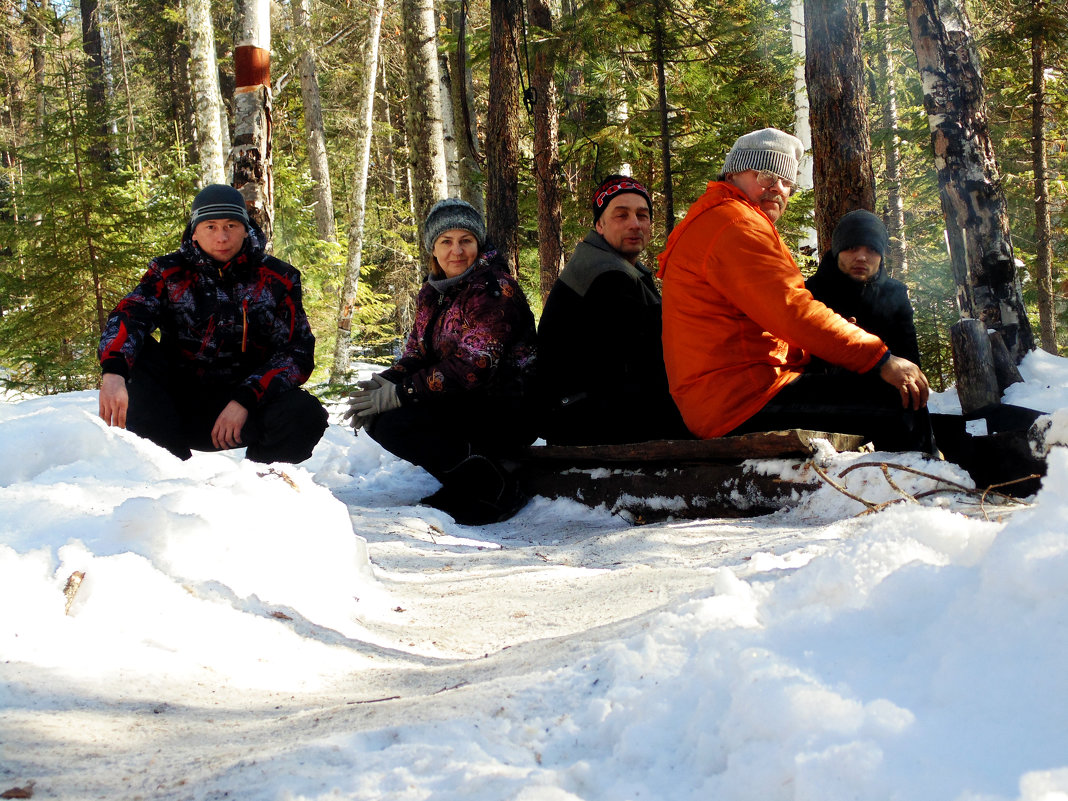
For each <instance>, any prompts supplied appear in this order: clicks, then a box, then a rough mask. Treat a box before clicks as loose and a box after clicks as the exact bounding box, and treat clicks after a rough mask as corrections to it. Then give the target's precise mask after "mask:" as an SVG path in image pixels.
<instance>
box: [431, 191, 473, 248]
mask: <svg viewBox="0 0 1068 801" xmlns="http://www.w3.org/2000/svg"><path fill="white" fill-rule="evenodd" d="M453 228H460V229H462V230H464V231H470V232H471V233H472V234H474V235H475V239H476V240H478V250H479V252H481V251H482V249H483V247H484V246H485V244H486V223H484V222H483V221H482V215H481V214H479V213H478V211H477V210H476V209H475V207H474V206H472V205H471V204H470V203H468V202H467V201H466V200H460V198H458V197H447V198H445V199H444V200H439V201H438V202H437V203H435V204H434V206H433V208H431V209H430V213H429V214H428V215H426V222H425V223H423V247H425V248H426V252H427V253H429V254H431V255H433V254H434V243H435V242H436V241H437V239H438V237H439V236H441V235H442V234H443V233H445V232H446V231H451V230H452V229H453Z"/></svg>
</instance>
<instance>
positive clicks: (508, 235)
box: [486, 0, 522, 272]
mask: <svg viewBox="0 0 1068 801" xmlns="http://www.w3.org/2000/svg"><path fill="white" fill-rule="evenodd" d="M521 19H522V7H521V6H520V4H519V2H518V0H490V78H489V95H490V97H491V98H493V101H494V102H493V103H491V104H490V107H489V119H488V121H487V124H486V176H487V180H486V229H487V232H488V234H487V235H488V238H489V241H490V242H492V243H493V244H494V245H495V246H496V247H497V250H498V251H500V252H501V253H502V254H503V255H504V256H505V258H507V259H508V261H509V263H510V264H511V265H512V270H513V272H515V263H516V260H517V259H518V253H519V74H518V65H517V64H516V59H515V54H516V53H518V52H519V43H518V31H519V26H520V24H521Z"/></svg>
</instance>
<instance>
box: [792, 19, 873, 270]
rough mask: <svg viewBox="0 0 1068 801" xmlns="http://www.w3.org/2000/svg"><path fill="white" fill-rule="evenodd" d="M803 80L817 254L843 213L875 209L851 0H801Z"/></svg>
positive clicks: (857, 22)
mask: <svg viewBox="0 0 1068 801" xmlns="http://www.w3.org/2000/svg"><path fill="white" fill-rule="evenodd" d="M805 80H806V83H807V85H808V102H809V118H810V120H811V124H812V164H813V170H814V173H815V184H816V233H817V238H818V241H819V252H820V253H822V252H824V251H825V250H826V249H827V248H829V247H830V244H831V233H832V232H833V231H834V227H835V225H837V223H838V220H839V219H841V217H842V215H843V214H845V213H846V212H848V211H853V210H854V209H867V210H868V211H874V210H875V174H874V172H873V171H872V166H871V140H870V138H869V135H868V104H867V101H866V100H865V97H864V62H863V60H862V57H861V51H860V20H859V17H858V15H857V3H856V0H805Z"/></svg>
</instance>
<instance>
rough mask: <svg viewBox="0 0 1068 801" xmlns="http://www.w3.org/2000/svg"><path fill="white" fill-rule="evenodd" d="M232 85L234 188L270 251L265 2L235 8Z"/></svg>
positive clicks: (268, 73)
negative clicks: (264, 236)
mask: <svg viewBox="0 0 1068 801" xmlns="http://www.w3.org/2000/svg"><path fill="white" fill-rule="evenodd" d="M234 80H235V84H236V87H237V88H236V89H235V90H234V146H233V151H232V152H233V161H234V187H235V188H236V189H238V190H239V191H240V192H241V194H242V195H244V198H245V205H246V206H247V207H248V213H249V216H250V217H251V218H252V219H253V220H254V221H255V222H256V224H257V225H259V227H260V228H261V229H262V230H263V233H264V234H265V235H266V237H267V242H268V246H269V245H270V242H271V237H272V235H273V233H274V176H273V172H272V169H271V165H272V155H271V7H270V2H269V0H244V1H243V2H242V3H239V4H238V17H237V35H236V36H235V47H234Z"/></svg>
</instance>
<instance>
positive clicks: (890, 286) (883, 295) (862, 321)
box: [805, 251, 920, 365]
mask: <svg viewBox="0 0 1068 801" xmlns="http://www.w3.org/2000/svg"><path fill="white" fill-rule="evenodd" d="M805 287H806V288H807V289H808V291H809V292H811V293H812V296H813V297H814V298H816V300H818V301H820V302H821V303H824V304H826V305H827V306H830V307H831V308H832V309H834V310H835V311H836V312H838V314H840V315H841V316H842V317H847V318H848V317H854V318H856V321H857V325H858V326H860V327H861V328H863V329H864V330H865V331H868V332H869V333H872V334H875V335H876V336H877V337H879V339H881V340H882V341H883V342H885V343H886V346H887V347H888V348H890V352H891V353H892V354H893V355H894V356H900V357H902V358H904V359H908V360H909V361H910V362H913V363H914V364H917V365H918V364H919V363H920V348H919V345H918V344H917V342H916V326H915V324H914V323H913V319H912V318H913V312H912V304H911V303H910V302H909V291H908V287H906V286H905V285H904V284H903V283H901V282H900V281H896V280H894V279H893V278H891V277H890V276H888V275H887V274H886V271H885V270H884V269H883V266H882V264H880V265H879V272H878V273H877V274H876V275H875V277H874V278H872V279H871V280H870V281H865V282H863V283H861V282H857V281H854V280H853V279H852V278H850V277H849V276H848V275H846V274H845V273H843V272H842V271H841V270H839V269H838V259H837V258H835V257H834V255H833V254H832V253H831V252H830V251H827V253H825V254H824V256H823V258H822V259H821V260H820V264H819V267H818V268H817V269H816V272H815V274H814V275H813V276H812V277H811V278H809V279H808V280H807V281H806V282H805Z"/></svg>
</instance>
